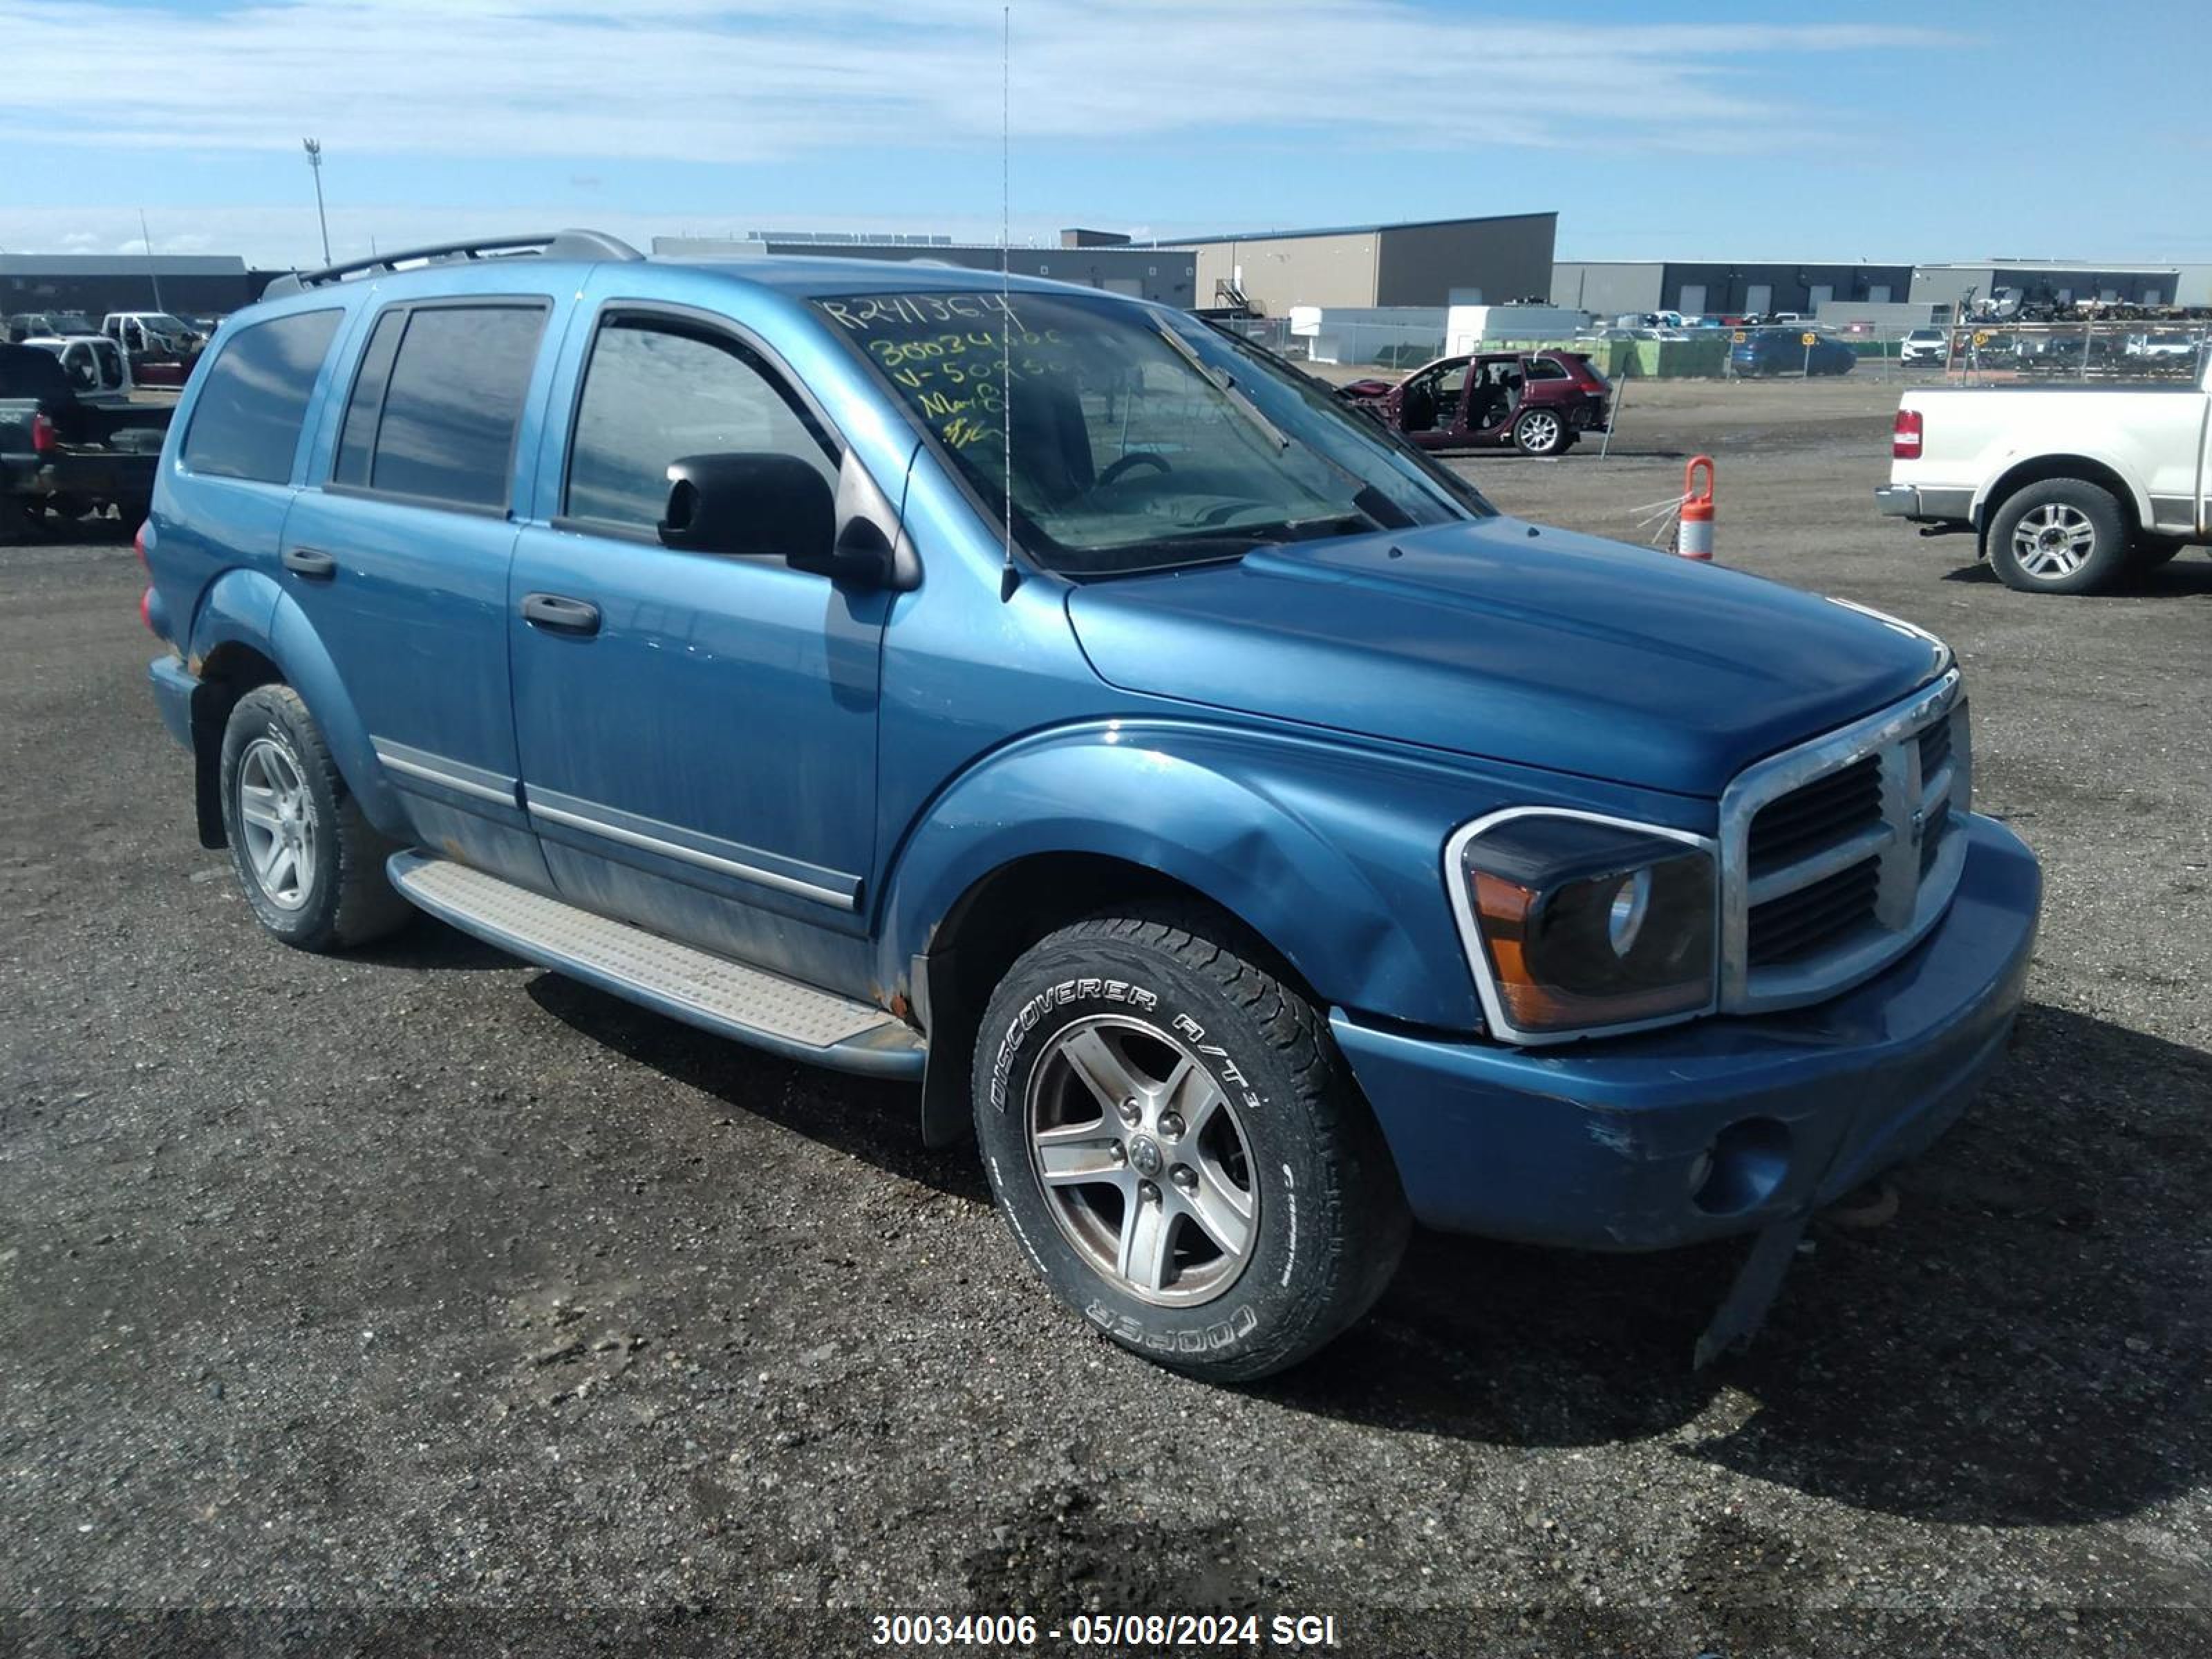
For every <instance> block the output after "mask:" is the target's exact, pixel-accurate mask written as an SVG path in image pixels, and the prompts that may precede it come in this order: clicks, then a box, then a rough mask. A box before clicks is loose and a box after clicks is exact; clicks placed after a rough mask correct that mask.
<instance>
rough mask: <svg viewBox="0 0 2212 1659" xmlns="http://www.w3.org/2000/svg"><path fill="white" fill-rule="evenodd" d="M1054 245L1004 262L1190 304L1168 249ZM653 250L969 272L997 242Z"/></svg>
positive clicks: (883, 240)
mask: <svg viewBox="0 0 2212 1659" xmlns="http://www.w3.org/2000/svg"><path fill="white" fill-rule="evenodd" d="M653 252H654V253H655V254H656V255H659V256H660V257H663V258H672V259H741V258H760V257H762V256H763V255H776V254H812V255H814V256H816V257H817V258H837V259H884V260H895V261H898V262H902V263H905V264H915V263H917V262H919V263H923V264H928V263H935V264H947V265H959V266H962V267H963V268H964V269H967V270H998V269H999V261H1000V248H999V246H998V244H997V243H995V242H993V243H989V244H983V243H960V242H955V241H954V240H952V239H951V237H949V236H891V235H884V236H871V235H867V234H849V235H848V234H839V233H831V232H821V231H814V232H779V231H756V232H755V233H753V234H751V235H750V236H744V237H702V236H656V237H654V238H653ZM1005 257H1006V265H1007V268H1008V269H1009V270H1012V271H1013V272H1014V274H1015V275H1017V276H1042V277H1045V278H1047V279H1048V280H1050V281H1052V282H1055V283H1076V284H1077V285H1079V286H1080V287H1083V288H1097V289H1106V290H1107V291H1108V292H1109V293H1113V294H1131V295H1137V296H1139V298H1142V299H1146V300H1157V301H1159V302H1160V303H1161V304H1163V305H1170V306H1181V307H1184V308H1185V309H1188V308H1190V307H1192V306H1194V305H1195V304H1196V303H1197V300H1196V298H1195V289H1194V283H1195V282H1196V276H1195V274H1194V272H1195V261H1194V259H1193V258H1192V256H1191V255H1190V254H1188V253H1187V252H1180V251H1178V250H1176V249H1172V248H1155V247H1143V248H1139V247H1133V246H1130V245H1129V243H1128V240H1127V238H1126V237H1121V238H1116V237H1113V236H1111V235H1110V234H1109V233H1106V232H1102V231H1088V230H1067V231H1062V232H1061V233H1060V246H1057V247H1020V246H1017V247H1012V248H1008V249H1006V251H1005Z"/></svg>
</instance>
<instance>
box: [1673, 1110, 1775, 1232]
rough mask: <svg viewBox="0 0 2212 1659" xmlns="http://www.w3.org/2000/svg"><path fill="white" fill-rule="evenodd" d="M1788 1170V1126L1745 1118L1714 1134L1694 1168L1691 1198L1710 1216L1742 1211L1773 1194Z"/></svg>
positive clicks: (1757, 1205) (1739, 1213) (1752, 1207)
mask: <svg viewBox="0 0 2212 1659" xmlns="http://www.w3.org/2000/svg"><path fill="white" fill-rule="evenodd" d="M1789 1172H1790V1127H1789V1126H1788V1125H1787V1124H1785V1123H1782V1122H1780V1121H1777V1120H1776V1119H1774V1118H1771V1117H1747V1118H1744V1119H1742V1120H1741V1121H1738V1122H1735V1123H1731V1124H1729V1126H1728V1127H1727V1128H1725V1129H1723V1130H1722V1131H1721V1132H1720V1133H1718V1134H1717V1135H1716V1136H1714V1137H1713V1144H1712V1145H1711V1146H1709V1147H1707V1148H1706V1149H1705V1151H1704V1152H1700V1153H1699V1155H1698V1158H1697V1159H1696V1161H1695V1162H1694V1163H1693V1164H1692V1166H1691V1174H1692V1187H1691V1192H1690V1201H1691V1202H1692V1204H1694V1205H1696V1206H1698V1207H1699V1209H1700V1210H1703V1211H1704V1212H1705V1213H1706V1214H1707V1215H1741V1214H1742V1213H1744V1212H1746V1211H1747V1210H1753V1209H1756V1208H1758V1207H1759V1206H1760V1205H1761V1204H1764V1203H1765V1202H1766V1200H1768V1199H1770V1198H1771V1197H1772V1196H1773V1195H1774V1192H1775V1189H1776V1188H1778V1187H1779V1186H1781V1185H1782V1178H1783V1177H1784V1176H1786V1175H1787V1174H1789Z"/></svg>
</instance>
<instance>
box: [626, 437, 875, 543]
mask: <svg viewBox="0 0 2212 1659" xmlns="http://www.w3.org/2000/svg"><path fill="white" fill-rule="evenodd" d="M836 522H837V509H836V501H835V498H834V497H832V495H830V493H829V483H828V481H827V480H826V479H824V478H823V476H822V475H821V473H819V472H818V471H816V470H815V469H814V468H813V467H811V466H809V465H807V464H806V463H805V461H802V460H800V459H799V458H798V457H797V456H796V455H776V454H757V453H737V454H726V455H686V456H684V457H683V458H682V459H679V460H674V461H671V462H670V463H669V464H668V512H667V516H666V517H665V518H663V519H662V520H661V521H660V524H659V533H660V544H661V545H662V546H663V547H673V548H678V549H681V550H684V551H685V552H689V553H722V554H728V555H732V556H736V557H739V558H770V559H775V558H780V559H788V560H789V561H791V562H792V563H793V565H796V566H799V568H802V569H808V568H814V567H813V564H812V561H814V560H817V559H824V558H827V557H829V556H830V553H831V551H832V544H833V542H834V541H835V539H836ZM802 561H806V562H805V563H802Z"/></svg>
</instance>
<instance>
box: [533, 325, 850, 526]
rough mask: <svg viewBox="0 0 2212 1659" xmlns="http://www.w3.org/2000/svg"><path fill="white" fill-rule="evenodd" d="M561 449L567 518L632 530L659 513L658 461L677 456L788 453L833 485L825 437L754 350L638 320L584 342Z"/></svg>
mask: <svg viewBox="0 0 2212 1659" xmlns="http://www.w3.org/2000/svg"><path fill="white" fill-rule="evenodd" d="M569 450H570V459H569V463H568V501H567V504H566V506H565V507H564V508H563V511H564V513H566V514H567V516H568V517H570V518H573V519H587V520H592V521H593V522H595V523H599V524H611V525H621V526H625V527H629V528H634V529H640V530H650V529H651V528H652V527H653V526H654V525H656V524H658V523H659V521H660V519H661V517H662V515H663V514H664V513H665V512H666V511H667V508H668V464H669V463H670V462H671V461H673V460H676V459H679V458H681V457H683V456H685V455H711V454H726V453H731V452H733V451H751V452H755V453H759V452H769V453H775V454H780V455H795V456H798V457H799V459H802V460H805V461H806V462H807V463H808V464H809V465H812V466H814V467H815V468H817V469H818V470H819V471H820V472H821V473H822V476H823V477H824V478H825V479H827V480H828V481H829V486H830V488H831V489H833V490H834V489H836V480H837V469H836V463H835V461H834V460H833V459H831V456H830V450H829V442H828V440H827V439H826V437H825V436H824V435H823V433H822V431H821V430H820V428H817V426H816V425H815V423H814V422H813V421H812V420H811V418H810V417H809V416H806V415H805V414H804V413H803V412H801V410H800V409H799V405H798V404H797V403H796V401H795V400H794V399H793V397H792V396H791V394H790V393H789V392H787V391H785V389H784V388H783V386H782V385H781V381H779V380H777V379H776V377H775V373H774V371H773V370H771V369H769V367H768V366H767V365H766V364H765V363H763V362H761V360H760V359H759V358H758V357H757V356H755V355H754V354H753V353H751V352H750V351H748V350H747V349H745V348H744V347H743V346H742V345H739V344H738V343H736V342H735V341H731V340H724V339H720V338H713V337H702V336H699V335H695V334H691V333H687V332H684V331H678V330H674V329H671V328H670V327H669V326H667V325H665V324H655V323H652V322H647V321H645V320H643V319H624V320H622V321H618V322H613V323H610V324H608V325H605V327H603V328H601V329H600V330H599V336H598V337H597V338H596V339H595V340H594V341H593V342H592V360H591V363H590V366H589V368H587V369H586V372H585V375H584V390H583V395H582V397H581V398H580V399H579V400H578V403H577V406H576V429H575V436H574V441H572V442H571V444H570V446H569Z"/></svg>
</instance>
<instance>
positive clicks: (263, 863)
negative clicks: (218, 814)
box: [222, 685, 415, 951]
mask: <svg viewBox="0 0 2212 1659" xmlns="http://www.w3.org/2000/svg"><path fill="white" fill-rule="evenodd" d="M222 821H223V831H224V834H225V836H226V838H227V839H228V841H229V842H230V857H231V863H232V865H233V866H234V867H235V868H236V870H237V872H238V884H239V886H240V888H241V889H242V890H244V891H245V894H246V902H247V903H248V904H249V905H251V906H252V908H253V914H254V916H255V917H256V919H258V921H260V923H261V925H262V926H263V927H265V928H267V929H268V930H269V931H270V933H274V934H275V935H276V937H277V938H278V939H282V940H283V941H284V943H285V944H287V945H295V946H297V947H298V948H299V949H301V950H303V951H339V950H343V949H345V948H347V947H348V946H349V945H362V944H366V943H367V942H368V941H369V940H370V939H380V938H381V937H383V936H384V935H385V934H386V933H392V932H393V931H394V930H396V929H397V928H398V927H402V926H404V924H405V923H406V922H407V921H408V920H409V919H410V917H412V916H413V915H414V914H415V909H414V907H413V906H412V905H410V904H409V903H408V902H407V901H406V900H405V899H403V898H401V897H400V896H399V895H398V893H396V892H394V891H393V890H392V884H390V883H389V882H387V881H386V879H385V878H384V861H385V860H386V859H388V858H389V857H391V856H392V853H393V852H394V851H395V850H396V843H395V842H392V841H390V840H389V839H387V838H386V836H383V835H382V834H380V832H379V831H378V830H377V829H376V827H375V826H374V824H372V823H369V821H368V815H367V814H366V813H364V812H363V811H362V810H361V802H360V801H359V800H357V799H355V796H354V793H353V791H352V790H351V789H349V788H348V787H346V781H345V779H344V777H343V775H340V773H339V771H338V769H337V762H335V761H334V760H332V759H331V752H330V749H329V746H328V745H327V744H325V743H324V741H323V733H322V728H321V727H319V726H317V725H316V724H315V719H314V716H313V715H312V714H309V713H308V712H307V704H306V703H304V702H301V700H300V694H299V693H298V692H296V691H295V690H292V688H291V687H290V686H289V685H264V686H258V687H256V688H255V689H254V690H251V691H248V692H247V693H246V695H245V696H242V697H240V699H239V700H238V703H237V706H236V707H235V708H233V709H232V710H231V711H230V720H229V722H228V724H227V725H226V726H224V728H223V734H222Z"/></svg>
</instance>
